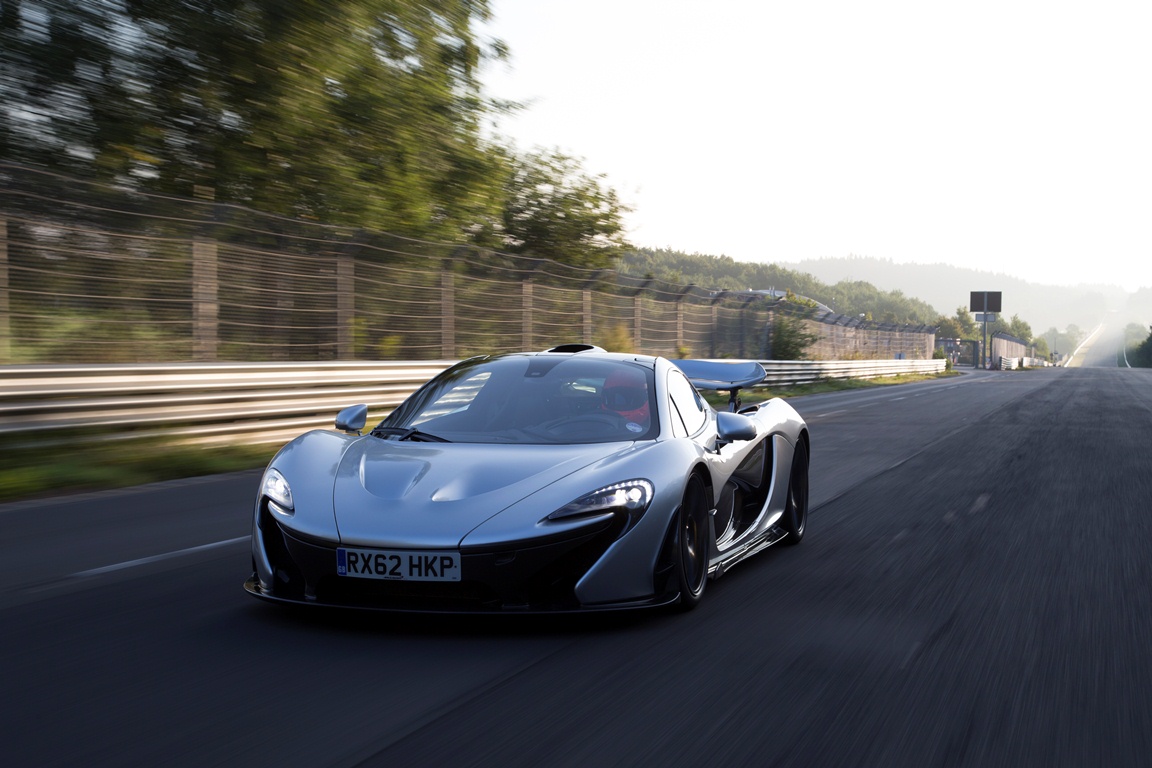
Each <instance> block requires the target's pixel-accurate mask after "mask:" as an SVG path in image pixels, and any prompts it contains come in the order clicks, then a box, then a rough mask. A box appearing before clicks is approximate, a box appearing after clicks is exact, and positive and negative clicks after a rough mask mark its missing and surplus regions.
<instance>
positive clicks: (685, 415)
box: [668, 371, 708, 435]
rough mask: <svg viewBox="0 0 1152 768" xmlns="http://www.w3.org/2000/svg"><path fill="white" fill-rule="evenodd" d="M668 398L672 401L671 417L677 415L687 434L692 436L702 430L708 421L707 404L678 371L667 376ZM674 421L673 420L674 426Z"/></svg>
mask: <svg viewBox="0 0 1152 768" xmlns="http://www.w3.org/2000/svg"><path fill="white" fill-rule="evenodd" d="M668 397H669V398H670V399H671V400H672V405H673V416H675V414H676V413H679V415H680V418H681V419H682V420H683V423H684V429H685V430H686V432H687V434H689V435H694V434H696V433H697V432H699V431H700V430H701V429H703V428H704V423H705V422H706V421H707V420H708V410H707V409H708V404H707V403H705V402H704V399H703V398H702V397H700V394H699V393H698V392H697V391H696V388H695V387H693V386H692V383H691V382H690V381H688V379H686V378H685V377H684V374H682V373H680V371H672V372H671V373H669V374H668ZM675 421H676V419H675V418H673V423H674V424H675ZM676 431H677V432H679V430H678V429H677V430H676Z"/></svg>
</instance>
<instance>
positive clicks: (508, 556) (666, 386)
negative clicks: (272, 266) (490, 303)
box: [245, 345, 809, 612]
mask: <svg viewBox="0 0 1152 768" xmlns="http://www.w3.org/2000/svg"><path fill="white" fill-rule="evenodd" d="M764 375H765V374H764V369H763V368H762V367H761V366H760V364H759V363H756V362H749V361H745V362H724V361H709V360H668V359H665V358H662V357H652V356H643V355H633V354H619V353H608V352H605V351H604V350H602V349H599V348H597V347H592V346H588V345H565V346H560V347H555V348H553V349H549V350H547V351H544V352H535V353H514V354H505V355H496V356H481V357H475V358H471V359H468V360H464V361H462V362H460V363H457V364H456V365H454V366H452V367H450V368H448V369H447V370H445V371H444V372H443V373H441V374H439V375H438V376H436V377H435V378H433V379H432V380H431V381H429V382H427V383H426V384H425V385H423V386H422V387H420V388H419V389H418V390H417V391H416V392H414V393H413V394H412V395H411V396H410V397H408V398H407V399H406V400H405V401H404V402H403V403H402V404H401V405H400V406H399V407H397V408H396V409H395V410H393V411H392V412H391V413H389V414H388V415H387V417H386V418H384V420H383V421H381V422H380V423H379V424H377V425H376V426H374V427H371V428H368V429H367V431H365V430H366V426H367V423H368V422H367V407H366V406H363V405H358V406H350V407H348V408H346V409H344V410H343V411H341V412H340V413H339V415H338V416H337V417H336V423H335V427H336V429H335V430H314V431H311V432H308V433H306V434H304V435H301V436H300V437H298V438H296V439H295V440H293V441H292V442H290V443H288V445H286V446H285V447H284V448H282V449H281V450H280V451H279V452H278V453H277V454H276V456H275V457H274V458H273V459H272V461H271V463H270V464H269V465H268V467H267V469H266V470H265V472H264V474H263V477H262V479H261V482H260V487H259V492H258V493H257V496H256V500H255V505H254V510H253V520H252V560H253V573H252V576H251V577H250V578H249V579H248V581H247V582H246V583H245V588H246V589H247V591H248V592H250V593H251V594H253V595H255V596H256V597H259V598H262V599H265V600H269V601H274V602H281V603H298V604H309V605H326V606H343V607H348V608H363V609H376V610H401V611H439V612H554V611H594V610H613V609H627V608H643V607H656V606H675V607H678V608H680V609H688V608H691V607H693V606H695V605H696V604H697V603H699V601H700V600H701V598H702V597H703V595H704V592H705V588H706V586H707V584H708V581H709V579H710V578H715V577H718V576H719V575H721V574H722V573H724V572H725V571H726V570H728V569H729V568H731V567H732V566H733V565H735V564H736V563H738V562H740V561H742V560H744V559H746V558H748V557H750V556H751V555H753V554H755V553H757V552H760V551H762V550H764V549H765V548H767V547H769V546H772V545H774V544H777V543H783V544H796V543H799V542H800V541H801V540H802V539H803V537H804V532H805V527H806V524H807V516H808V474H809V473H808V469H809V433H808V428H807V426H806V425H805V423H804V421H803V419H801V417H800V416H799V414H797V413H796V411H795V410H794V409H793V408H792V407H791V406H790V405H788V404H787V403H786V402H785V401H784V400H781V399H771V400H768V401H767V402H764V403H761V404H759V405H749V406H746V407H742V406H741V405H740V393H741V391H746V390H747V388H748V387H750V386H753V385H755V384H757V383H760V382H761V381H762V380H763V378H764ZM709 390H716V391H727V392H729V393H730V394H729V399H728V400H729V402H728V405H727V406H726V407H723V406H722V407H720V408H719V409H717V408H714V407H713V406H712V405H710V404H709V402H708V401H707V400H706V399H705V398H704V397H703V396H702V395H701V394H700V393H701V391H709Z"/></svg>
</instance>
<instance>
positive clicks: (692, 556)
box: [676, 475, 708, 611]
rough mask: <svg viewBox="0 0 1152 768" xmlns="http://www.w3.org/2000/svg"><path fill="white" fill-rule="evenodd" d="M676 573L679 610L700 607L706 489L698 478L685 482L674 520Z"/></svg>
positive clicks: (704, 569)
mask: <svg viewBox="0 0 1152 768" xmlns="http://www.w3.org/2000/svg"><path fill="white" fill-rule="evenodd" d="M676 573H677V576H678V577H679V580H680V605H679V607H680V610H683V611H688V610H691V609H693V608H695V607H696V606H697V604H699V602H700V599H701V598H702V597H703V596H704V587H705V586H706V585H707V583H708V488H707V486H705V485H704V481H703V480H701V479H700V476H699V475H692V476H691V477H690V478H688V487H687V488H685V490H684V501H683V502H682V503H681V504H680V511H679V512H677V516H676Z"/></svg>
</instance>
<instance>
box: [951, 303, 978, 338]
mask: <svg viewBox="0 0 1152 768" xmlns="http://www.w3.org/2000/svg"><path fill="white" fill-rule="evenodd" d="M956 324H957V325H959V326H960V335H959V336H958V337H957V338H961V339H974V338H976V337H977V336H979V335H980V329H979V328H977V327H976V318H974V317H972V313H971V312H969V311H968V307H965V306H963V305H961V306H959V307H956Z"/></svg>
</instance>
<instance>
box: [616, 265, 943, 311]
mask: <svg viewBox="0 0 1152 768" xmlns="http://www.w3.org/2000/svg"><path fill="white" fill-rule="evenodd" d="M620 269H621V271H623V272H625V273H628V274H633V275H652V276H654V277H659V278H661V279H663V280H668V281H670V282H675V283H684V284H688V283H691V284H693V285H697V286H699V287H701V288H708V289H724V290H740V291H744V290H755V291H762V290H768V289H772V288H774V289H776V290H780V291H792V292H793V293H796V294H799V295H801V296H806V297H808V298H810V299H813V300H815V301H818V302H820V303H821V304H824V305H826V306H828V307H830V308H831V309H832V310H833V311H835V312H838V313H840V314H844V315H865V316H866V317H867V318H868V319H870V320H876V321H878V322H887V323H901V324H914V325H921V324H923V325H933V324H935V323H936V322H937V321H938V320H939V318H940V315H941V312H939V311H938V310H937V308H935V307H933V306H931V305H930V304H929V303H927V302H925V301H922V300H920V299H919V298H915V297H912V296H907V295H905V294H904V293H903V292H902V291H899V290H896V291H884V290H880V289H879V288H877V287H876V285H874V284H872V283H871V282H868V281H865V280H843V281H840V282H837V283H835V284H827V283H824V282H821V281H820V280H819V279H817V278H816V277H814V276H813V275H811V274H808V273H806V272H804V271H802V270H799V269H788V268H786V267H784V266H782V265H780V264H769V263H762V262H746V261H736V260H735V259H732V258H730V257H728V256H707V255H704V254H698V253H696V254H687V253H681V252H679V251H673V250H669V249H663V248H641V249H638V250H634V251H630V252H628V253H626V254H625V255H624V256H623V257H622V258H621V260H620ZM946 308H947V309H950V310H954V309H955V307H954V306H950V307H946Z"/></svg>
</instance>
